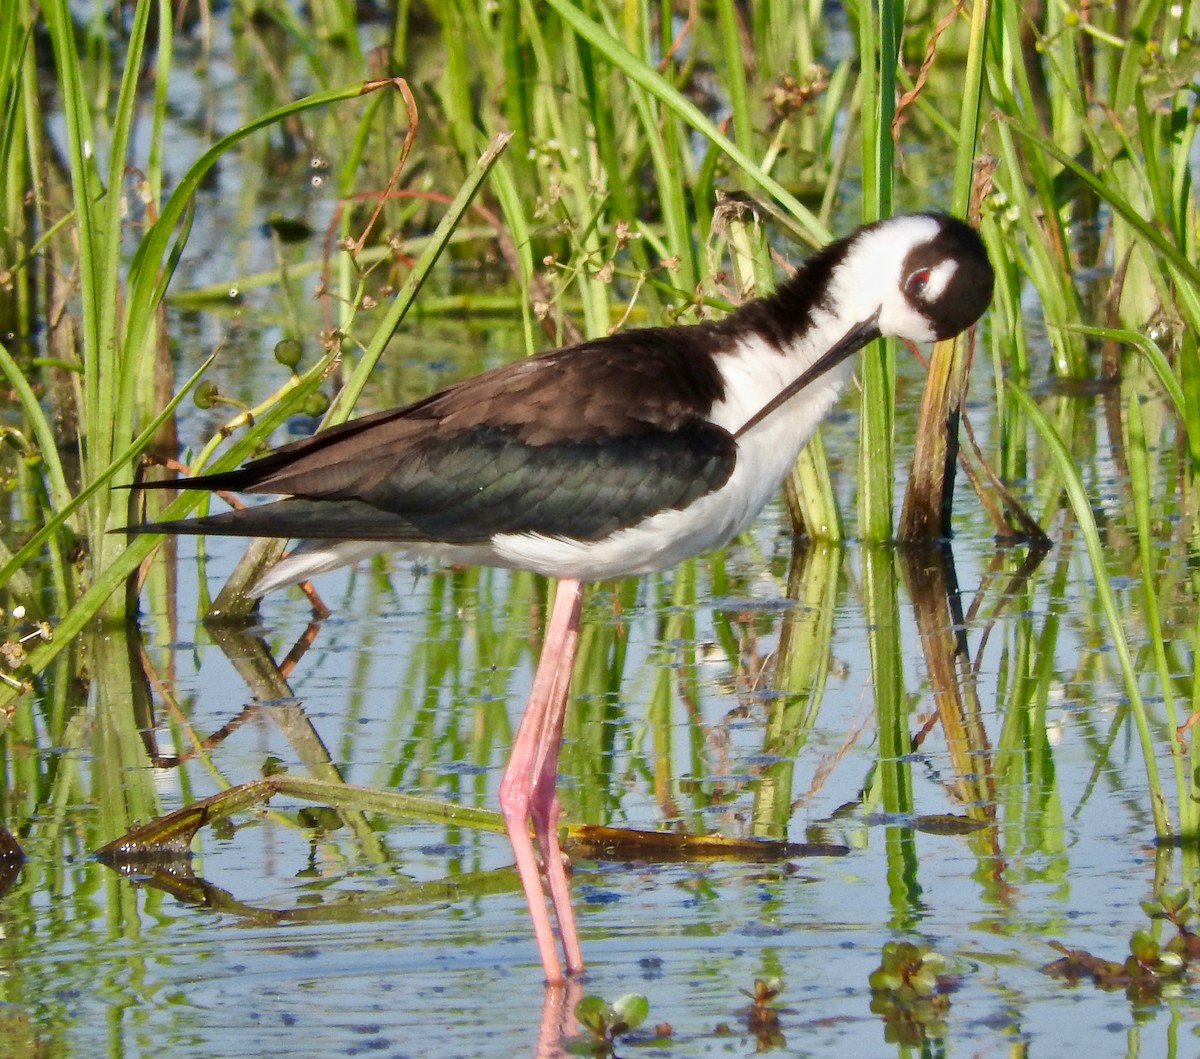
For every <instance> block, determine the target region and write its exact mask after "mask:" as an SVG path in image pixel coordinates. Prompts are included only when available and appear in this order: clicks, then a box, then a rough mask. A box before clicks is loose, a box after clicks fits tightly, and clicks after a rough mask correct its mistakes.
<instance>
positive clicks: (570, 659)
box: [500, 578, 583, 983]
mask: <svg viewBox="0 0 1200 1059" xmlns="http://www.w3.org/2000/svg"><path fill="white" fill-rule="evenodd" d="M582 602H583V585H582V584H581V583H580V582H579V581H576V580H574V579H571V578H567V579H564V580H562V581H559V583H558V588H557V589H556V591H555V594H554V609H553V610H552V611H551V613H550V624H549V626H548V628H547V630H546V642H545V644H544V645H543V647H542V657H541V660H540V661H539V662H538V667H537V672H536V673H535V674H534V678H533V691H532V693H531V694H530V696H529V704H528V705H527V706H526V707H525V715H524V716H523V717H522V718H521V725H520V727H519V728H518V729H517V738H516V740H515V741H514V742H513V748H512V753H511V754H510V755H509V759H508V766H507V768H505V770H504V778H503V779H502V780H501V781H500V810H501V812H502V813H503V814H504V824H505V827H506V829H507V830H508V838H509V841H510V842H511V843H512V848H513V855H514V857H515V858H516V862H517V874H518V875H520V877H521V884H522V885H523V886H524V888H525V899H526V900H527V901H528V902H529V913H530V915H531V916H532V917H533V932H534V936H535V938H536V939H537V947H538V953H539V954H540V955H541V958H542V967H543V968H544V969H545V971H546V981H548V982H551V983H557V982H562V981H563V974H562V969H561V966H560V964H559V961H558V949H557V947H556V945H555V943H554V931H553V928H552V927H551V924H550V914H549V912H548V911H547V910H546V895H545V892H544V891H543V889H542V881H541V878H540V876H539V875H538V863H537V856H536V855H535V853H534V849H533V839H532V838H531V836H530V833H529V824H530V820H532V821H533V825H534V831H535V834H536V836H537V844H538V848H539V850H540V851H541V854H542V864H543V866H544V868H545V872H546V879H547V881H548V882H549V884H550V897H551V900H552V902H553V904H554V914H555V916H556V917H557V919H558V927H559V932H560V933H561V935H562V943H563V950H564V952H565V954H566V958H567V973H568V974H576V973H578V972H579V971H581V970H583V956H582V954H581V952H580V948H579V935H578V933H577V932H576V929H575V916H574V913H573V912H572V910H571V898H570V892H569V887H568V884H567V875H566V870H565V869H564V867H563V862H562V853H561V852H560V850H559V846H558V834H557V829H556V825H557V823H558V798H557V796H556V794H555V789H554V788H555V781H556V779H557V777H558V747H559V744H560V743H561V742H562V729H563V719H564V717H565V715H566V710H567V688H568V686H569V685H570V682H571V670H572V668H573V667H574V665H575V652H576V649H577V648H578V646H579V612H580V607H581V604H582Z"/></svg>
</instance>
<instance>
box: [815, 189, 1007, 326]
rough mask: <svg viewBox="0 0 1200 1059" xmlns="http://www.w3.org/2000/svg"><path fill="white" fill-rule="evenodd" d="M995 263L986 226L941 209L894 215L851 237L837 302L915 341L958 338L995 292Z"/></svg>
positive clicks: (839, 273)
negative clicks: (983, 236)
mask: <svg viewBox="0 0 1200 1059" xmlns="http://www.w3.org/2000/svg"><path fill="white" fill-rule="evenodd" d="M994 279H995V276H994V273H993V272H992V266H991V264H990V263H989V262H988V258H987V251H986V250H985V249H984V246H983V240H982V239H981V238H980V237H979V233H978V232H977V231H975V229H974V228H972V227H971V226H970V225H968V224H964V223H963V222H962V221H960V220H956V219H955V218H953V217H948V216H946V215H944V214H940V213H918V214H909V215H906V216H901V217H892V218H890V219H888V220H884V221H879V222H878V223H876V224H871V225H868V226H867V227H865V228H861V229H859V231H858V232H856V233H855V234H854V235H852V236H851V237H850V238H849V240H848V245H847V246H846V249H845V251H844V256H843V258H842V261H841V263H840V266H839V267H838V269H837V270H836V275H835V278H834V283H835V285H836V287H837V288H838V289H837V290H836V292H835V297H836V299H837V303H838V304H839V305H840V306H841V307H842V311H843V312H845V313H847V314H848V315H849V316H850V317H851V318H853V319H855V320H857V321H868V320H873V321H874V326H875V330H876V331H877V333H878V334H880V335H884V336H888V337H894V338H907V339H911V340H912V341H914V342H928V341H932V340H934V339H942V338H951V337H953V336H954V335H956V334H958V333H959V332H960V331H965V330H966V329H967V328H968V327H970V326H971V324H973V323H974V322H975V321H976V320H978V319H979V317H980V316H981V315H982V314H983V311H984V309H986V308H987V306H988V303H989V302H990V301H991V299H992V286H993V283H994Z"/></svg>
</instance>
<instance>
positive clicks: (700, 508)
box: [132, 214, 993, 981]
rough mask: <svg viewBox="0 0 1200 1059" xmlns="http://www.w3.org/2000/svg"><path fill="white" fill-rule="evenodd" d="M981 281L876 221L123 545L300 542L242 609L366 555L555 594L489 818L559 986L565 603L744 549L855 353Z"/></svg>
mask: <svg viewBox="0 0 1200 1059" xmlns="http://www.w3.org/2000/svg"><path fill="white" fill-rule="evenodd" d="M992 281H993V276H992V269H991V267H990V265H989V264H988V260H987V255H986V253H985V251H984V247H983V243H982V241H981V240H980V238H979V236H978V234H977V233H976V232H975V231H974V230H973V229H971V228H969V227H968V226H967V225H965V224H963V223H962V222H961V221H957V220H953V219H952V218H949V217H946V216H943V215H941V214H918V215H914V216H908V217H898V218H894V219H892V220H887V221H881V222H879V223H878V224H872V225H868V226H867V227H864V228H860V229H859V230H858V231H857V232H855V233H854V234H853V235H850V236H848V237H847V238H845V239H842V240H840V241H838V242H836V243H833V244H831V245H830V246H828V247H826V248H825V249H824V250H821V251H820V252H818V253H817V254H815V255H813V256H812V257H811V258H810V259H809V260H808V261H807V262H806V263H805V264H804V265H803V267H801V269H800V270H799V271H798V272H797V273H796V274H795V275H794V276H793V277H792V278H791V279H789V280H787V282H785V283H784V284H783V285H782V286H781V287H780V288H779V290H778V291H776V292H775V293H774V294H772V295H770V296H769V297H766V298H760V299H758V300H756V301H753V302H750V303H749V304H747V305H745V306H743V307H742V308H741V309H739V310H738V311H737V312H735V313H733V314H732V315H731V316H729V317H727V318H726V319H724V320H721V321H718V322H716V323H700V324H693V325H690V326H678V327H655V328H648V329H644V330H636V331H625V332H622V333H620V334H617V335H613V336H611V337H609V338H602V339H597V340H595V341H591V342H584V343H582V344H580V345H577V346H572V347H570V348H566V349H557V350H554V351H553V352H549V353H543V354H541V355H539V356H535V357H530V358H528V359H526V360H521V361H518V362H516V363H514V364H508V365H505V366H504V367H500V368H496V369H495V370H493V371H489V372H485V373H484V374H482V375H478V376H476V377H474V378H471V379H467V380H465V381H463V382H460V383H458V384H457V385H454V386H451V387H450V388H449V389H446V390H443V391H442V392H440V393H437V394H434V395H433V396H431V397H427V398H425V400H423V401H418V402H417V403H416V404H412V405H409V406H407V407H406V408H398V409H394V410H391V411H387V412H377V413H375V414H374V415H368V416H364V417H363V418H362V419H357V420H354V421H353V422H350V423H346V424H344V425H342V426H338V427H333V428H332V429H330V430H324V431H322V432H320V433H318V434H316V435H315V436H314V437H311V438H309V439H307V440H305V441H299V442H296V443H295V444H292V445H287V446H284V447H283V448H281V449H279V450H278V451H276V452H274V453H271V454H270V455H268V456H265V457H263V458H262V459H259V460H255V461H254V462H252V463H249V464H247V465H246V466H244V467H242V468H241V469H239V470H236V471H229V472H225V473H221V474H212V475H206V476H202V477H198V478H191V479H187V480H184V481H181V482H167V483H153V484H154V485H155V486H159V487H164V486H166V487H169V486H178V487H179V488H184V489H208V490H213V489H228V490H233V491H237V492H247V493H267V494H274V495H277V496H281V497H283V499H280V500H276V501H275V502H273V503H268V504H264V505H261V506H258V507H251V508H246V509H244V510H239V511H228V512H224V513H222V514H218V515H211V516H208V517H206V518H197V519H188V520H185V521H181V522H164V523H158V524H152V525H146V526H138V527H133V528H132V531H133V532H153V533H220V534H229V535H236V536H250V537H294V538H300V539H301V540H302V543H301V544H300V545H299V546H298V547H297V548H296V549H295V550H294V551H293V552H292V554H291V555H289V556H288V557H286V558H285V559H284V560H283V561H282V562H280V563H279V564H278V565H277V566H276V567H275V568H274V569H273V570H271V571H270V572H269V573H268V574H267V575H266V576H265V577H264V578H263V579H262V580H261V581H260V582H259V583H258V584H257V585H256V586H255V588H254V592H255V594H261V593H264V592H268V591H270V590H272V589H275V588H279V587H281V586H283V585H286V584H290V583H292V582H295V581H301V580H304V579H306V578H308V577H310V576H312V575H313V574H317V573H320V572H322V571H324V570H329V569H332V568H334V567H336V566H340V565H342V564H344V563H347V562H352V561H354V560H356V559H360V558H363V557H365V556H368V555H371V554H374V553H376V552H379V551H384V550H399V551H404V552H408V553H410V554H413V555H422V556H429V557H433V558H440V559H444V560H449V561H453V562H462V563H477V564H486V565H493V566H505V567H515V568H520V569H527V570H533V571H536V572H538V573H541V574H546V575H549V576H553V577H557V578H559V583H558V588H557V591H556V595H555V602H554V609H553V611H552V613H551V616H550V621H549V623H548V626H547V632H546V642H545V646H544V648H543V651H542V657H541V661H540V662H539V664H538V669H537V673H536V674H535V676H534V685H533V691H532V694H531V696H530V700H529V704H528V706H527V707H526V710H525V714H524V717H523V719H522V721H521V726H520V729H519V731H518V733H517V738H516V740H515V741H514V744H513V749H512V753H511V756H510V758H509V764H508V767H507V768H506V769H505V773H504V778H503V780H502V781H501V785H500V805H501V809H502V810H503V813H504V817H505V821H506V826H507V829H508V835H509V839H510V841H511V843H512V846H513V854H514V856H515V858H516V865H517V870H518V872H519V874H520V877H521V880H522V884H523V886H524V888H525V893H526V897H527V899H528V901H529V907H530V912H531V914H532V917H533V925H534V932H535V935H536V938H537V944H538V951H539V955H540V957H541V961H542V966H543V968H544V969H545V972H546V978H547V979H548V980H549V981H561V979H562V969H561V965H560V962H559V958H558V949H557V947H556V944H555V939H554V932H553V926H552V924H551V921H550V916H549V914H548V912H547V908H546V894H545V891H544V890H543V887H542V883H541V878H540V875H539V870H538V859H537V855H536V853H535V850H534V843H535V841H536V846H537V850H538V851H540V853H541V861H542V865H543V868H544V871H545V875H546V881H547V885H548V887H549V896H550V902H551V904H552V906H553V908H554V913H555V917H556V918H557V920H558V927H559V935H560V940H561V943H562V948H563V952H564V954H565V957H566V967H567V971H568V973H575V972H578V971H580V970H581V969H582V967H583V955H582V952H581V950H580V946H579V938H578V934H577V931H576V928H575V919H574V914H573V912H572V910H571V903H570V893H569V887H568V882H567V878H566V874H565V872H564V870H563V865H562V857H561V853H560V850H559V847H558V836H557V819H558V799H557V797H556V795H555V779H556V775H557V760H558V757H557V755H558V746H559V742H560V741H561V736H562V725H563V715H564V712H565V709H566V701H567V686H568V683H569V680H570V674H571V669H572V667H573V665H574V658H575V651H576V646H577V643H578V637H579V613H580V603H581V599H582V584H583V583H584V582H586V581H595V580H599V579H602V578H611V577H623V576H628V575H632V574H642V573H647V572H649V571H652V570H660V569H664V568H666V567H668V566H671V565H673V564H675V563H676V562H679V561H680V560H682V559H685V558H687V557H688V556H691V555H695V554H697V553H699V552H703V551H707V550H709V549H711V548H715V547H718V546H719V545H721V544H724V543H725V542H726V541H728V540H729V539H730V538H732V537H733V536H734V535H735V534H737V533H739V532H740V531H741V530H743V529H745V528H746V527H747V526H748V525H749V524H750V522H751V521H752V520H753V519H754V517H755V516H756V515H757V514H758V512H759V511H760V510H761V509H762V507H763V505H764V504H766V502H767V501H768V500H769V499H770V497H771V495H772V494H773V493H774V492H775V490H776V489H777V488H778V487H779V483H780V481H781V480H782V479H783V477H784V476H785V475H786V474H787V472H788V470H789V468H790V467H791V466H792V464H793V463H794V462H795V459H796V457H797V456H798V455H799V453H800V450H801V449H802V448H803V447H804V445H805V443H806V442H807V441H808V440H809V438H810V437H811V436H812V434H813V431H815V430H816V428H817V425H818V423H820V421H821V419H822V418H823V417H824V416H825V414H826V413H827V412H828V411H829V409H830V408H831V407H832V406H833V403H834V401H835V400H836V399H837V397H838V394H839V393H840V392H841V391H842V388H843V387H844V386H845V385H846V382H847V380H848V379H849V378H850V372H851V356H852V354H853V353H854V352H855V351H856V350H858V349H860V348H861V347H862V346H863V345H865V344H866V343H867V342H869V341H871V340H872V339H874V338H877V337H879V336H880V335H893V336H896V337H899V338H907V339H912V340H914V341H918V342H922V341H928V340H931V339H939V338H948V337H950V336H951V335H955V334H957V333H958V332H960V331H962V330H964V329H965V328H967V327H969V326H970V325H971V324H972V323H974V322H975V320H976V319H977V318H978V317H979V315H980V314H981V313H982V312H983V311H984V309H985V308H986V307H987V304H988V302H989V300H990V299H991V294H992ZM531 827H532V831H533V837H532V838H531V835H530V829H531Z"/></svg>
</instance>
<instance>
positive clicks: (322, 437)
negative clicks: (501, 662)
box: [147, 325, 736, 544]
mask: <svg viewBox="0 0 1200 1059" xmlns="http://www.w3.org/2000/svg"><path fill="white" fill-rule="evenodd" d="M681 331H685V332H686V337H687V341H686V342H685V341H682V340H681V335H680V332H681ZM725 341H727V339H726V338H725V337H724V336H723V334H722V333H721V332H720V331H718V330H717V329H715V328H714V327H710V326H708V325H697V326H691V327H688V328H649V329H646V330H641V331H630V332H625V333H623V334H621V335H618V336H614V337H612V338H607V339H600V340H598V341H595V342H588V343H584V344H583V345H580V346H574V347H571V348H569V349H562V350H554V351H552V352H549V353H544V354H541V355H539V356H536V357H530V358H528V359H527V360H523V361H518V362H517V363H514V364H508V365H504V366H503V367H500V368H496V369H494V370H492V371H489V372H485V373H484V374H482V375H478V376H475V377H474V378H471V379H467V380H466V381H464V382H462V383H459V384H458V385H456V386H452V387H450V388H449V389H447V390H443V391H441V392H440V393H437V394H434V395H433V396H431V397H428V398H426V399H425V400H423V401H419V402H417V403H416V404H412V405H408V406H407V407H405V408H399V409H393V410H390V411H386V412H377V413H375V414H373V415H368V416H364V417H363V418H361V419H356V420H353V421H351V422H349V423H344V424H342V425H340V426H337V427H333V428H331V429H329V430H324V431H321V432H320V433H318V434H316V435H314V436H313V437H311V438H307V439H304V440H302V441H298V442H294V443H292V444H290V445H286V446H284V447H282V448H280V449H278V450H277V451H275V452H273V453H271V454H269V455H267V456H265V457H263V458H261V459H258V460H255V461H253V462H251V463H249V464H247V465H246V466H244V467H241V468H239V469H238V470H235V471H227V472H223V473H219V474H211V475H204V476H200V477H197V478H191V479H186V480H184V481H180V482H174V483H170V482H163V483H147V486H148V487H152V488H153V487H167V486H169V485H175V486H177V487H178V488H183V489H209V490H212V489H228V490H233V491H238V492H256V493H276V494H286V495H289V496H291V497H293V498H299V499H303V500H306V501H314V502H316V503H313V504H307V505H303V504H299V503H297V502H295V501H293V500H285V501H281V502H280V503H278V504H272V505H266V506H265V507H263V508H256V509H253V510H254V511H263V512H264V513H263V514H249V513H247V514H244V515H243V514H242V513H241V512H230V513H228V514H226V515H220V516H214V517H213V518H214V519H218V520H220V521H219V522H215V521H213V519H200V520H191V521H187V522H183V523H175V524H171V525H170V527H169V528H170V530H171V531H173V532H198V533H204V532H216V533H236V532H238V530H237V528H236V527H237V526H238V525H242V526H244V530H243V532H245V533H246V535H248V536H297V535H300V536H305V537H309V538H321V539H330V540H355V539H371V540H396V541H414V540H431V541H442V542H447V543H464V544H465V543H476V542H481V541H485V540H487V539H488V538H490V537H491V536H493V535H494V534H497V533H521V532H533V533H544V534H553V535H563V536H570V537H574V538H576V539H581V540H595V539H599V538H601V537H603V536H605V535H606V534H608V533H611V532H612V531H613V530H615V529H617V528H619V527H620V526H623V525H631V524H633V523H636V522H637V521H639V520H640V519H643V518H646V517H648V516H650V515H652V514H654V513H655V512H658V511H662V510H667V509H671V508H681V507H684V506H686V505H687V504H689V503H691V502H692V501H694V500H695V499H696V498H697V497H700V496H703V495H705V494H706V493H709V492H711V491H713V490H714V489H717V488H719V487H720V486H721V485H722V484H724V482H725V481H726V480H727V479H728V478H729V475H730V474H731V473H732V471H733V465H734V461H735V459H736V443H735V441H734V439H733V438H732V437H731V436H730V434H729V433H728V432H727V431H725V430H723V429H721V428H719V427H715V426H713V425H712V424H711V423H709V422H708V421H707V420H706V418H705V417H706V415H707V414H708V412H709V411H710V410H711V409H712V406H713V404H714V403H715V402H717V401H719V400H720V399H721V397H722V396H723V393H724V389H723V384H722V380H721V376H720V374H719V372H718V371H717V369H716V366H715V364H714V362H713V358H712V356H711V355H710V354H711V350H712V349H713V348H716V347H717V346H719V345H721V344H723V343H724V342H725ZM368 509H370V512H374V514H372V513H370V512H369V511H368ZM266 512H273V514H266ZM275 527H278V528H275ZM297 527H300V528H297ZM284 530H286V532H284Z"/></svg>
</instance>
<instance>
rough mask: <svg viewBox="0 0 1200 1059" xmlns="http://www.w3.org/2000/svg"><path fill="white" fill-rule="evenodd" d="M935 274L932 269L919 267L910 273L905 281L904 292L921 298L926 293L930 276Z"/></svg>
mask: <svg viewBox="0 0 1200 1059" xmlns="http://www.w3.org/2000/svg"><path fill="white" fill-rule="evenodd" d="M932 274H933V271H932V269H928V268H919V269H917V271H916V272H913V273H911V274H910V275H909V277H908V279H906V280H905V281H904V293H905V294H907V295H909V296H910V297H913V298H919V297H921V295H923V294H924V293H925V286H926V284H928V283H929V277H930V276H931V275H932Z"/></svg>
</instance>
